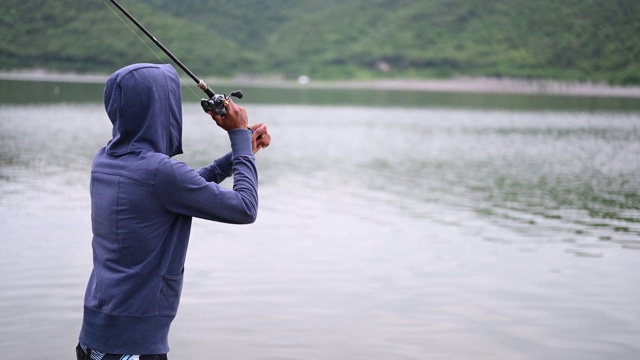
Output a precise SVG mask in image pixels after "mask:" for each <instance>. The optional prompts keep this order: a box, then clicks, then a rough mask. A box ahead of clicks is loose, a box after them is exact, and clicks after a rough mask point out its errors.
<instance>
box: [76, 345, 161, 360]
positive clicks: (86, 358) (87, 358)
mask: <svg viewBox="0 0 640 360" xmlns="http://www.w3.org/2000/svg"><path fill="white" fill-rule="evenodd" d="M76 356H77V357H78V360H167V354H156V355H117V354H105V353H101V352H100V351H96V350H91V349H89V348H87V347H86V346H84V345H82V344H78V346H76Z"/></svg>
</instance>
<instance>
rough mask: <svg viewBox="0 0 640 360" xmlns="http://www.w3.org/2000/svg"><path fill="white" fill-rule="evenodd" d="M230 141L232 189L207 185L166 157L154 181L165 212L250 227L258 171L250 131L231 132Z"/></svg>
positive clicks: (256, 207) (189, 169) (255, 203)
mask: <svg viewBox="0 0 640 360" xmlns="http://www.w3.org/2000/svg"><path fill="white" fill-rule="evenodd" d="M229 138H230V140H231V156H230V162H231V175H232V176H233V189H228V188H224V187H222V186H220V185H218V184H217V183H216V182H208V181H207V179H205V177H203V176H202V175H201V174H200V172H199V171H196V170H194V169H192V168H191V167H189V166H188V165H187V164H185V163H183V162H179V161H176V160H173V159H169V158H168V159H166V160H164V161H162V163H161V164H160V166H159V167H158V173H157V176H156V182H155V187H156V194H157V196H158V198H159V199H160V201H161V202H162V204H163V205H164V207H165V208H166V209H168V210H169V211H172V212H175V213H177V214H181V215H187V216H194V217H198V218H202V219H208V220H213V221H219V222H225V223H233V224H249V223H252V222H254V221H255V219H256V216H257V213H258V172H257V169H256V165H255V157H254V155H253V151H252V149H251V132H250V131H248V130H232V131H229ZM214 165H215V164H214Z"/></svg>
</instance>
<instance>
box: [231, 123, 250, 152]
mask: <svg viewBox="0 0 640 360" xmlns="http://www.w3.org/2000/svg"><path fill="white" fill-rule="evenodd" d="M228 134H229V140H231V154H232V157H233V158H235V157H238V156H251V157H253V148H252V145H251V131H250V130H248V129H233V130H229V131H228Z"/></svg>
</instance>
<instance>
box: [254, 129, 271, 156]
mask: <svg viewBox="0 0 640 360" xmlns="http://www.w3.org/2000/svg"><path fill="white" fill-rule="evenodd" d="M249 129H251V130H253V135H252V136H251V144H252V145H253V153H254V154H256V153H257V152H258V151H260V149H262V148H266V147H267V146H269V144H271V134H269V131H268V130H267V125H265V124H263V123H258V124H255V125H251V126H249Z"/></svg>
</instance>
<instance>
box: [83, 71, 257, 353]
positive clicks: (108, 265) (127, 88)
mask: <svg viewBox="0 0 640 360" xmlns="http://www.w3.org/2000/svg"><path fill="white" fill-rule="evenodd" d="M104 100H105V108H106V110H107V113H108V115H109V119H110V120H111V122H112V123H113V134H112V139H111V140H110V141H109V142H108V143H107V145H106V146H105V147H104V148H102V149H100V150H99V151H98V153H97V154H96V156H95V158H94V160H93V166H92V170H91V186H90V189H91V190H90V192H91V223H92V230H93V241H92V246H93V271H92V272H91V276H90V278H89V283H88V285H87V290H86V293H85V300H84V317H83V323H82V329H81V331H80V342H81V343H82V344H84V345H86V346H87V347H89V348H91V349H94V350H97V351H100V352H104V353H110V354H163V353H167V352H168V351H169V346H168V333H169V326H170V324H171V321H172V320H173V318H174V317H175V315H176V311H177V309H178V302H179V300H180V293H181V290H182V278H183V273H184V262H185V256H186V253H187V245H188V242H189V232H190V229H191V219H192V217H194V216H195V217H198V218H203V219H208V220H213V221H220V222H226V223H236V224H245V223H252V222H253V221H255V218H256V215H257V210H258V189H257V188H258V177H257V176H258V175H257V170H256V166H255V159H254V156H253V152H252V148H251V132H250V131H249V130H244V129H238V130H232V131H229V132H228V134H229V138H230V140H231V152H230V153H228V154H226V155H224V156H223V157H221V158H220V159H218V160H216V161H215V162H213V163H212V164H210V165H208V166H205V167H203V168H201V169H199V170H194V169H192V168H191V167H189V166H188V165H186V164H185V163H183V162H180V161H177V160H175V159H172V156H174V155H177V154H180V153H182V146H181V143H182V108H181V93H180V81H179V79H178V74H177V73H176V71H175V70H174V69H173V67H171V65H154V64H135V65H130V66H127V67H125V68H123V69H120V70H118V71H117V72H115V73H114V74H112V75H111V77H109V79H108V80H107V83H106V87H105V92H104ZM228 176H233V179H234V181H233V189H232V190H231V189H227V188H223V187H221V186H219V185H218V183H219V182H221V181H222V180H224V179H225V178H226V177H228Z"/></svg>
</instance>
